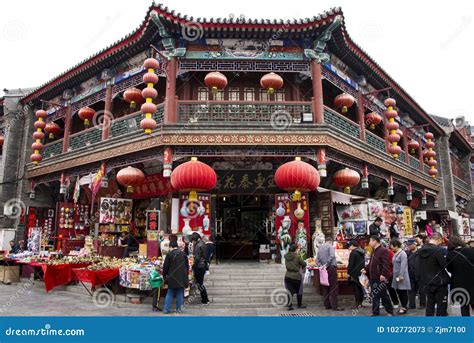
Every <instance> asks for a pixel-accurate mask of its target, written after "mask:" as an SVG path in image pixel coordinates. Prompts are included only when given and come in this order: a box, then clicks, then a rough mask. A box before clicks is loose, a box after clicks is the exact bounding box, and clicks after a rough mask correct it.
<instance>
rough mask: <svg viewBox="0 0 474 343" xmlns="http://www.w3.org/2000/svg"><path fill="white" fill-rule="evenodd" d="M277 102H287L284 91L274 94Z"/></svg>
mask: <svg viewBox="0 0 474 343" xmlns="http://www.w3.org/2000/svg"><path fill="white" fill-rule="evenodd" d="M274 96H275V101H286V93H285V91H284V90H281V89H279V90H277V91H276V92H275V94H274Z"/></svg>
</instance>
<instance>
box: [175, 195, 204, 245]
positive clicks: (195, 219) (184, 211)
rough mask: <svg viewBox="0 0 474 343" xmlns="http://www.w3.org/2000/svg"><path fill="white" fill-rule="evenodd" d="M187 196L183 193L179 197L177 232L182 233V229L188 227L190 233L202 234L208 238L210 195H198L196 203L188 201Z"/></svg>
mask: <svg viewBox="0 0 474 343" xmlns="http://www.w3.org/2000/svg"><path fill="white" fill-rule="evenodd" d="M188 196H189V194H187V193H183V194H181V195H180V197H179V223H178V232H180V233H181V232H183V229H184V228H185V227H187V226H188V225H189V227H190V228H191V230H192V231H200V232H202V233H203V234H205V235H207V236H210V235H211V195H210V194H204V193H198V201H197V202H196V201H191V202H190V201H188ZM186 229H189V228H186ZM186 229H185V231H186Z"/></svg>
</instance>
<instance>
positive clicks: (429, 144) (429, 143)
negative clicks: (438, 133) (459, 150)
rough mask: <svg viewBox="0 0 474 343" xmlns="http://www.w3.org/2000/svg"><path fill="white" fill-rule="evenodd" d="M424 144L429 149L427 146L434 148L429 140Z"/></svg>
mask: <svg viewBox="0 0 474 343" xmlns="http://www.w3.org/2000/svg"><path fill="white" fill-rule="evenodd" d="M425 146H426V147H427V148H428V149H429V148H434V147H435V143H434V142H433V141H431V140H429V141H428V142H426V144H425Z"/></svg>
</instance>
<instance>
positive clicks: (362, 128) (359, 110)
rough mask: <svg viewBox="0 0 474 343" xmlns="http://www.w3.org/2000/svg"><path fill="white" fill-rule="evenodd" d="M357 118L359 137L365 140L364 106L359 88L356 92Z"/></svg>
mask: <svg viewBox="0 0 474 343" xmlns="http://www.w3.org/2000/svg"><path fill="white" fill-rule="evenodd" d="M357 120H358V121H359V126H360V133H359V138H360V140H361V141H363V142H365V108H364V96H363V95H362V91H361V90H359V92H358V94H357Z"/></svg>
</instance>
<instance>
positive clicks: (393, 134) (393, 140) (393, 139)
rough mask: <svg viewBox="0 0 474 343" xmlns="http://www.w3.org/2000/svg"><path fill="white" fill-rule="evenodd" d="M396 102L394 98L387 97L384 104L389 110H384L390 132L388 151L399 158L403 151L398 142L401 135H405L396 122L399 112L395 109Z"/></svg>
mask: <svg viewBox="0 0 474 343" xmlns="http://www.w3.org/2000/svg"><path fill="white" fill-rule="evenodd" d="M396 104H397V102H396V101H395V99H392V98H387V99H385V101H384V105H385V106H386V107H387V110H386V111H385V112H384V114H385V117H386V118H387V119H388V122H387V123H386V125H385V126H386V128H387V130H388V132H389V135H388V136H387V140H388V141H389V142H390V145H389V147H388V151H389V153H390V154H392V156H393V158H398V155H399V154H400V152H401V151H402V149H401V148H400V147H399V146H398V142H399V141H400V137H402V136H403V131H402V130H400V128H399V125H398V123H397V122H395V118H396V117H397V116H398V112H397V111H395V110H394V106H395V105H396ZM397 137H398V139H397Z"/></svg>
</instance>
